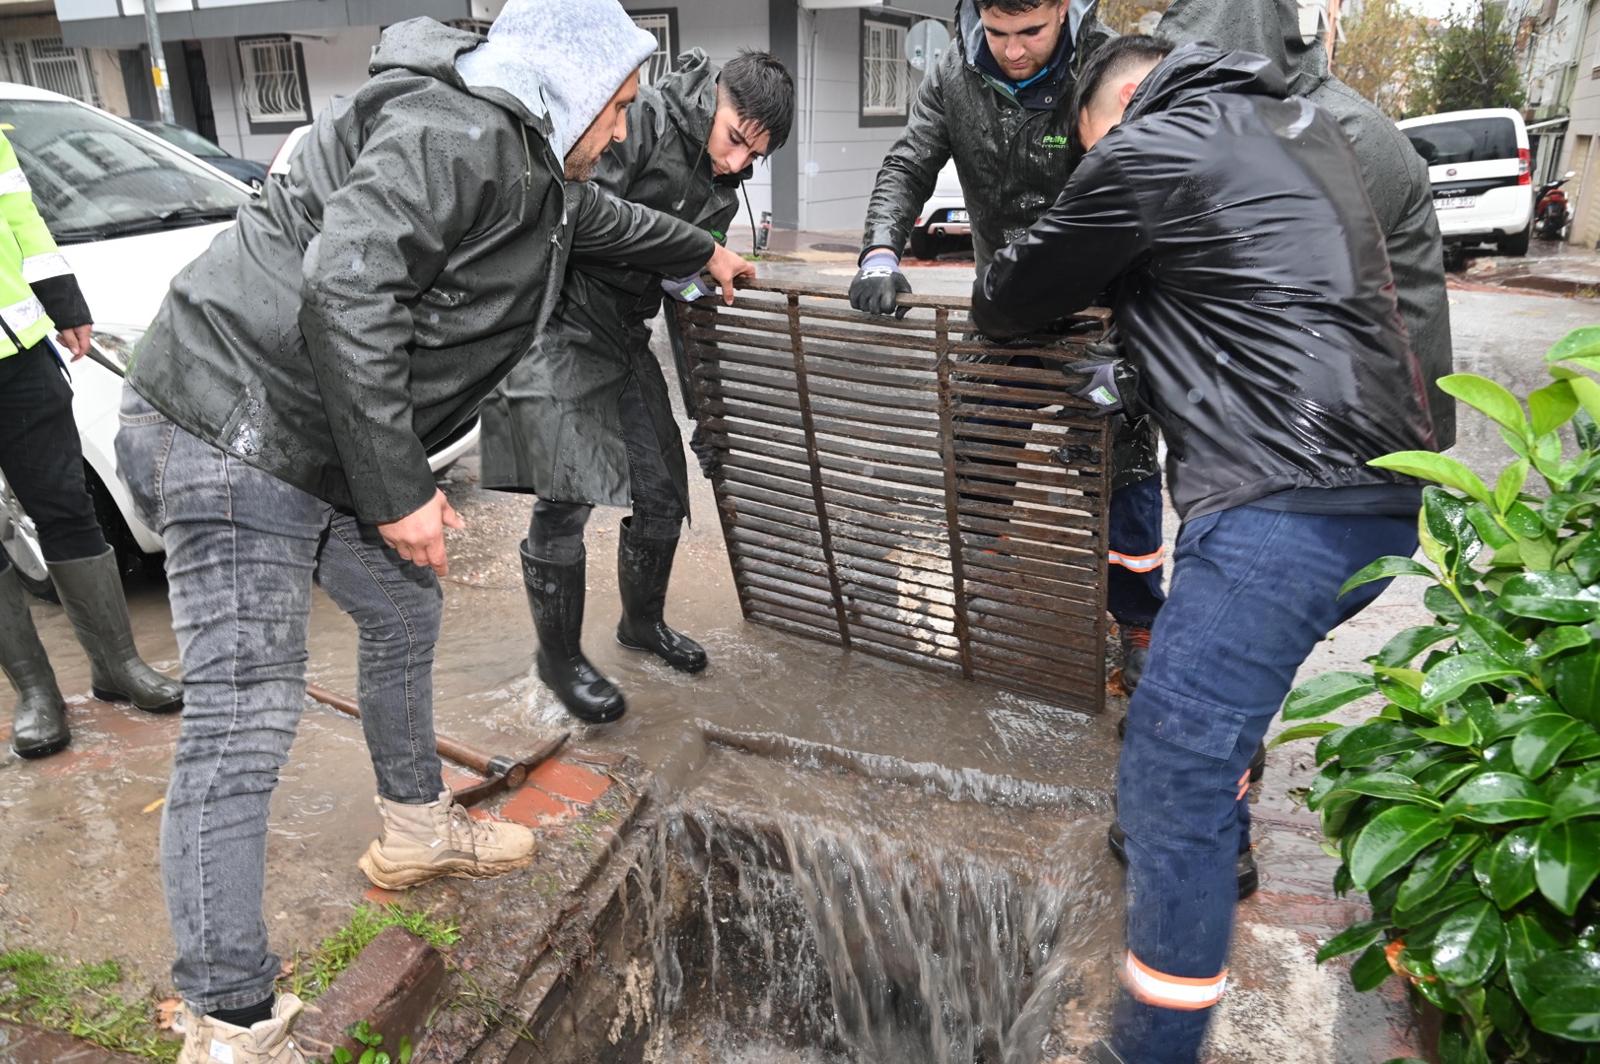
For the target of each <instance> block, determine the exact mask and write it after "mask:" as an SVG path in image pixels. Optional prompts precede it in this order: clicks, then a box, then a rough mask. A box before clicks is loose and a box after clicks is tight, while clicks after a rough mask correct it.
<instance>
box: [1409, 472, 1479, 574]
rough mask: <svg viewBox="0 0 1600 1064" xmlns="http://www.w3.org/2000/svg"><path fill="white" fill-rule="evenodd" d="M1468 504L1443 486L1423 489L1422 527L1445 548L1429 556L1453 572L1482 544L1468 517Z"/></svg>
mask: <svg viewBox="0 0 1600 1064" xmlns="http://www.w3.org/2000/svg"><path fill="white" fill-rule="evenodd" d="M1467 506H1468V504H1467V503H1466V502H1464V501H1463V500H1462V499H1461V498H1459V497H1458V496H1456V495H1452V494H1451V493H1450V492H1448V491H1446V490H1444V489H1443V488H1437V487H1433V486H1431V485H1430V486H1428V487H1426V488H1424V489H1423V490H1422V527H1423V528H1425V529H1426V531H1427V534H1428V536H1431V537H1432V538H1433V540H1435V541H1436V542H1437V543H1438V544H1439V545H1441V546H1442V547H1443V552H1442V553H1440V552H1433V553H1430V554H1429V557H1430V558H1433V559H1434V560H1435V561H1436V562H1438V563H1440V564H1441V565H1442V566H1443V568H1444V569H1445V570H1446V571H1448V572H1451V573H1455V572H1457V571H1459V570H1460V569H1461V568H1462V567H1463V566H1464V565H1466V564H1467V563H1468V562H1470V561H1472V559H1473V558H1475V557H1476V556H1477V554H1478V552H1479V549H1480V548H1481V546H1482V544H1481V543H1480V542H1479V539H1478V531H1477V529H1475V528H1473V527H1472V522H1471V521H1470V520H1469V519H1468V517H1467Z"/></svg>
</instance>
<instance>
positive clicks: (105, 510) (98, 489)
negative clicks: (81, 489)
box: [83, 462, 162, 578]
mask: <svg viewBox="0 0 1600 1064" xmlns="http://www.w3.org/2000/svg"><path fill="white" fill-rule="evenodd" d="M83 476H84V482H85V483H87V484H88V485H89V497H90V498H91V499H93V500H94V517H95V520H96V521H97V522H98V523H99V525H100V531H101V534H103V535H104V536H105V537H106V542H107V543H109V544H110V545H111V549H112V550H113V551H115V552H116V555H117V571H118V572H120V573H121V574H122V575H123V577H124V578H127V577H130V576H136V577H140V578H144V577H149V576H154V575H157V574H159V573H160V572H161V568H162V567H161V555H159V554H146V553H145V552H144V551H143V550H142V549H141V548H140V547H139V541H138V540H136V539H134V538H133V533H132V532H130V531H128V522H127V521H125V520H124V519H123V517H122V512H121V511H120V510H118V509H117V502H116V500H115V499H113V498H112V497H111V493H110V492H109V491H107V490H106V489H105V485H103V484H101V483H100V478H99V477H98V476H96V475H95V472H94V470H93V469H92V468H91V467H90V466H89V464H88V463H87V462H85V463H84V466H83Z"/></svg>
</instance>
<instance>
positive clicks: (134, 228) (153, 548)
mask: <svg viewBox="0 0 1600 1064" xmlns="http://www.w3.org/2000/svg"><path fill="white" fill-rule="evenodd" d="M0 130H3V131H4V132H5V135H6V138H7V139H8V140H10V142H11V145H12V147H13V148H15V149H16V153H17V161H18V162H19V163H20V164H21V166H22V170H23V173H25V174H26V175H27V177H28V182H29V184H30V185H32V187H33V198H34V202H35V203H36V204H37V205H38V208H39V213H40V215H42V216H43V218H44V221H45V224H46V225H48V226H49V227H50V231H51V233H52V234H53V235H54V236H55V238H56V242H57V243H58V244H60V245H61V252H62V254H63V255H65V256H66V258H67V261H68V262H69V263H71V265H72V268H73V272H74V273H76V274H77V277H78V283H79V285H80V286H81V287H82V288H83V294H84V296H85V298H86V299H87V300H88V303H89V309H90V310H91V311H92V312H93V314H94V319H95V326H94V347H95V352H94V357H92V358H84V359H82V360H80V361H78V362H74V363H71V364H70V374H71V380H72V390H73V400H72V412H73V416H74V418H75V419H76V420H77V424H78V436H79V439H80V440H81V441H82V444H83V457H84V463H85V465H86V466H87V469H86V475H87V478H88V483H89V491H90V493H91V494H92V495H93V496H94V501H95V509H96V512H97V513H98V514H99V517H100V525H101V527H102V528H103V529H104V530H105V533H106V539H107V540H108V541H110V543H111V545H112V546H113V547H115V548H116V550H117V553H118V557H119V560H120V561H121V562H122V564H123V567H124V571H132V570H134V569H136V568H139V567H140V566H141V565H142V564H143V563H144V561H145V560H146V559H148V558H149V557H150V556H153V555H156V554H159V553H160V551H161V540H160V538H159V537H158V536H157V535H156V534H155V533H154V532H153V531H151V530H150V529H149V528H147V527H146V526H145V525H144V523H143V522H141V521H140V520H139V519H138V518H137V517H136V516H134V513H133V507H132V502H131V500H130V499H129V497H128V492H127V490H126V489H125V488H124V487H123V486H122V481H121V480H120V479H119V478H118V477H117V475H116V452H115V450H114V448H113V446H112V443H113V440H114V439H115V437H116V434H117V429H118V426H119V421H118V418H117V407H118V404H119V402H120V400H121V394H122V380H121V378H120V377H119V376H118V375H117V373H115V372H114V371H113V370H111V369H108V368H106V366H105V365H104V364H102V361H101V360H103V361H104V362H109V363H111V364H113V365H122V364H125V361H126V358H127V356H128V355H129V354H130V353H131V352H132V350H133V347H134V345H135V344H136V343H137V342H138V340H139V338H140V337H141V336H142V335H143V334H144V331H145V329H146V328H148V326H149V324H150V322H151V320H152V319H153V318H154V317H155V315H156V311H157V309H159V307H160V306H161V300H162V299H163V298H165V296H166V294H167V289H168V288H169V287H170V286H171V283H172V278H173V276H174V275H176V274H177V272H178V271H179V270H181V269H182V268H183V267H184V266H186V265H188V264H189V262H190V261H191V260H192V259H194V258H195V257H196V256H198V255H199V254H200V253H201V252H202V251H204V250H205V249H206V248H207V247H208V246H210V244H211V241H212V240H213V239H214V238H215V237H216V235H217V234H218V233H220V232H222V230H224V229H226V228H227V227H228V226H229V225H232V224H233V219H234V216H235V214H236V213H237V212H238V210H239V208H240V206H242V205H243V204H245V203H246V202H248V201H249V200H250V197H251V194H252V193H251V190H250V189H249V188H247V187H246V186H244V185H242V184H240V183H239V182H237V181H235V180H234V179H233V178H231V177H228V176H227V175H226V174H224V173H222V172H221V171H220V170H217V169H215V168H213V167H211V166H209V165H207V164H206V163H205V162H203V161H201V160H199V159H197V158H195V157H194V156H192V155H190V154H188V153H187V152H185V151H183V150H181V149H179V148H176V147H174V146H172V145H171V144H168V143H167V142H166V141H164V140H162V139H161V138H160V137H158V136H156V135H155V134H153V133H149V132H146V131H145V130H143V129H140V128H139V127H138V126H136V125H134V124H133V123H131V122H126V121H124V120H122V119H120V118H117V117H116V116H114V115H110V114H107V113H105V112H104V111H100V110H98V109H96V108H94V107H90V106H88V105H87V104H82V103H79V102H78V101H77V100H73V99H71V98H69V97H66V96H59V95H57V94H55V93H52V92H46V91H44V90H42V89H35V88H30V87H29V86H26V85H13V84H7V83H3V82H0ZM195 357H197V358H198V357H204V356H203V353H199V352H197V353H195ZM477 440H478V422H477V420H476V419H474V420H473V421H472V422H470V423H469V424H467V425H465V426H463V427H462V429H460V430H459V431H457V432H456V433H455V434H454V435H453V436H452V437H451V439H449V440H447V441H446V442H445V443H444V444H443V445H441V446H440V447H438V448H436V449H435V450H434V451H433V452H432V453H431V454H430V455H429V461H430V464H431V465H432V466H433V469H434V471H435V472H439V471H442V470H443V469H444V468H446V467H448V466H449V465H450V464H452V463H453V462H455V461H456V459H458V458H460V457H461V456H462V455H463V454H464V453H466V452H467V451H469V450H470V449H471V448H472V447H474V446H475V445H476V444H477ZM0 549H4V550H5V551H6V553H7V554H8V555H10V557H11V560H12V561H13V562H14V563H15V564H16V567H17V572H18V575H19V576H21V578H22V581H23V583H24V585H25V586H27V587H28V589H29V590H30V591H33V592H34V593H35V594H38V595H41V596H43V597H51V596H52V595H53V588H52V586H51V584H50V580H49V575H48V573H47V572H46V570H45V566H44V556H43V553H42V552H41V551H40V548H39V541H38V536H37V533H36V531H35V528H34V525H33V522H32V521H31V520H30V519H29V518H28V515H27V514H26V513H25V512H23V510H22V507H21V505H20V504H19V503H18V502H17V499H16V496H14V495H13V494H12V493H11V490H10V488H9V487H8V486H7V485H6V483H5V480H4V478H3V477H0Z"/></svg>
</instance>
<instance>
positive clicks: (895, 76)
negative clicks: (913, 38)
mask: <svg viewBox="0 0 1600 1064" xmlns="http://www.w3.org/2000/svg"><path fill="white" fill-rule="evenodd" d="M910 113H911V64H910V63H908V62H906V24H905V23H904V22H898V21H889V20H887V19H883V18H868V17H867V16H866V15H865V14H863V15H862V17H861V124H862V125H863V126H898V125H904V124H905V121H906V117H907V116H908V115H910Z"/></svg>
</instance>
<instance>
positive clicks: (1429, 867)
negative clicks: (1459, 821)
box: [1395, 835, 1485, 910]
mask: <svg viewBox="0 0 1600 1064" xmlns="http://www.w3.org/2000/svg"><path fill="white" fill-rule="evenodd" d="M1484 841H1485V840H1484V837H1483V836H1482V835H1452V836H1451V837H1449V838H1447V839H1445V840H1443V841H1442V842H1440V843H1439V844H1438V845H1437V846H1434V847H1431V848H1429V849H1427V850H1425V851H1423V853H1422V854H1421V855H1420V856H1419V857H1418V858H1417V859H1416V860H1415V861H1413V862H1412V863H1411V873H1410V874H1409V875H1407V876H1406V878H1405V881H1404V882H1402V883H1401V884H1400V892H1399V893H1398V894H1397V895H1396V896H1395V905H1396V906H1397V907H1398V908H1401V909H1406V910H1412V909H1415V908H1416V907H1417V906H1419V905H1421V904H1422V903H1423V902H1425V901H1427V900H1428V899H1429V898H1431V897H1433V896H1435V895H1436V894H1438V893H1439V892H1440V891H1441V890H1443V889H1444V888H1445V884H1447V883H1449V882H1450V877H1451V876H1452V875H1454V874H1455V871H1456V869H1457V868H1460V867H1461V864H1462V862H1463V861H1465V860H1466V859H1467V858H1469V857H1471V856H1472V855H1473V854H1474V853H1475V852H1477V850H1478V848H1479V847H1481V846H1482V845H1483V844H1484Z"/></svg>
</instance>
